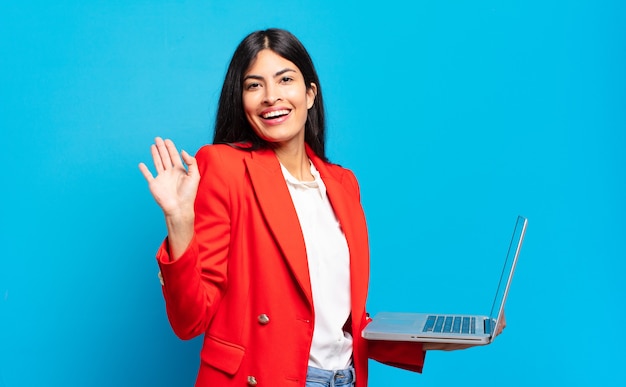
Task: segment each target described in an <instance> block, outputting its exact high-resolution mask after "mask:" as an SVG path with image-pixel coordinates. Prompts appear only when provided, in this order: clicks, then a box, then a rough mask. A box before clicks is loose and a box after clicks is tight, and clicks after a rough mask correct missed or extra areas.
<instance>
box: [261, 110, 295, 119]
mask: <svg viewBox="0 0 626 387" xmlns="http://www.w3.org/2000/svg"><path fill="white" fill-rule="evenodd" d="M285 114H289V110H274V111H273V112H269V113H265V114H263V116H262V117H263V118H274V117H278V116H284V115H285Z"/></svg>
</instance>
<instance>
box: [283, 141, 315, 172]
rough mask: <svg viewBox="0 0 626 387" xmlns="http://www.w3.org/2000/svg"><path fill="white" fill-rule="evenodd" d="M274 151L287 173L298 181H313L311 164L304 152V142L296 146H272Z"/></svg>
mask: <svg viewBox="0 0 626 387" xmlns="http://www.w3.org/2000/svg"><path fill="white" fill-rule="evenodd" d="M274 153H276V157H278V160H279V161H280V163H281V164H282V165H283V166H284V167H285V168H287V170H288V171H289V173H290V174H291V175H292V176H293V177H295V178H296V179H298V180H300V181H313V180H315V178H314V177H313V175H312V174H311V164H310V163H309V157H308V156H307V154H306V149H305V147H304V143H302V144H298V145H297V146H282V147H276V148H274Z"/></svg>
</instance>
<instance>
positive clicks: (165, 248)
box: [140, 29, 424, 387]
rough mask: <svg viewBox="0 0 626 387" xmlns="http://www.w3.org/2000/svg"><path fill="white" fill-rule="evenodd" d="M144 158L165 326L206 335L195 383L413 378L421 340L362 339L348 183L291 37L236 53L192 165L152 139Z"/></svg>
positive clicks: (363, 284) (359, 230)
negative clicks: (156, 211)
mask: <svg viewBox="0 0 626 387" xmlns="http://www.w3.org/2000/svg"><path fill="white" fill-rule="evenodd" d="M151 152H152V157H153V161H154V166H155V169H156V172H157V176H156V177H154V176H153V175H152V174H151V172H150V171H149V170H148V168H147V167H146V165H145V164H143V163H142V164H140V169H141V171H142V173H143V175H144V177H145V179H146V180H147V181H148V183H149V187H150V190H151V193H152V194H153V196H154V198H155V200H156V201H157V203H158V204H159V206H160V207H161V208H162V210H163V213H164V215H165V222H166V225H167V231H168V237H167V239H166V240H165V242H164V243H163V245H162V246H161V248H160V249H159V251H158V254H157V260H158V264H159V266H160V269H161V278H162V284H163V294H164V297H165V301H166V308H167V313H168V318H169V320H170V323H171V325H172V328H173V330H174V332H175V333H176V334H177V335H178V336H179V337H180V338H182V339H190V338H192V337H195V336H197V335H200V334H203V335H204V342H203V347H202V350H201V354H200V355H201V360H202V361H201V365H200V370H199V373H198V378H197V382H196V385H197V386H241V385H245V384H246V383H247V384H248V385H257V384H258V385H260V386H305V385H306V386H317V385H325V384H323V383H324V382H325V381H329V380H331V379H332V380H334V381H335V384H334V385H336V386H344V385H345V386H351V385H356V386H358V387H365V386H366V385H367V358H368V357H371V358H375V359H377V360H379V361H382V362H385V363H388V364H393V365H395V366H399V367H403V368H407V369H411V370H415V371H421V368H422V365H423V360H424V350H423V348H422V345H421V344H419V343H389V342H375V343H369V344H368V343H367V342H366V341H365V340H364V339H362V338H361V335H360V332H361V331H362V329H363V328H364V327H365V325H366V324H367V322H368V318H367V317H366V316H367V315H366V312H365V301H366V295H367V286H368V279H369V252H368V242H367V230H366V225H365V217H364V215H363V211H362V208H361V204H360V199H359V187H358V184H357V181H356V178H355V177H354V175H353V174H352V172H350V171H349V170H346V169H344V168H342V167H339V166H337V165H334V164H331V163H329V162H328V161H327V159H326V156H325V154H324V107H323V103H322V90H321V86H320V83H319V80H318V77H317V74H316V71H315V69H314V67H313V63H312V61H311V58H310V57H309V55H308V53H307V52H306V50H305V48H304V47H303V46H302V44H301V43H300V42H299V41H298V40H297V39H296V38H295V37H294V36H293V35H291V34H290V33H289V32H287V31H284V30H278V29H269V30H266V31H257V32H254V33H252V34H250V35H248V36H247V37H246V38H245V39H244V40H243V41H242V42H241V43H240V44H239V46H238V47H237V49H236V51H235V53H234V55H233V58H232V60H231V62H230V66H229V68H228V71H227V74H226V78H225V81H224V85H223V89H222V93H221V96H220V102H219V108H218V113H217V120H216V127H215V137H214V145H210V146H205V147H203V148H201V149H200V151H199V152H198V154H197V155H196V157H195V158H194V157H192V156H190V155H189V154H187V153H186V152H184V151H183V152H181V154H179V153H178V151H177V149H176V147H175V146H174V144H173V143H172V142H171V141H170V140H165V141H163V140H162V139H160V138H157V139H156V141H155V144H153V145H152V147H151ZM181 158H182V161H181ZM183 162H184V164H183ZM185 164H186V166H187V168H185ZM315 383H322V384H315ZM326 385H327V384H326Z"/></svg>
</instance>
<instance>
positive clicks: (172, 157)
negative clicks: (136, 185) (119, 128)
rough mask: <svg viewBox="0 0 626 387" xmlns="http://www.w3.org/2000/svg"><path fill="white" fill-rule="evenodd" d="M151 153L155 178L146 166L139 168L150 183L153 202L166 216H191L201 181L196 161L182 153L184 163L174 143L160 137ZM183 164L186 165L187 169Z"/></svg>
mask: <svg viewBox="0 0 626 387" xmlns="http://www.w3.org/2000/svg"><path fill="white" fill-rule="evenodd" d="M151 153H152V160H153V162H154V167H155V169H156V172H157V175H156V177H154V176H153V175H152V173H151V172H150V170H149V169H148V167H147V166H146V165H145V164H143V163H141V164H140V165H139V169H140V170H141V172H142V173H143V175H144V178H145V179H146V181H147V182H148V186H149V188H150V192H151V193H152V196H153V197H154V200H155V201H156V202H157V204H158V205H159V206H160V207H161V209H162V210H163V213H164V214H165V215H166V216H170V215H181V214H188V215H192V214H193V203H194V201H195V198H196V192H197V190H198V183H199V181H200V174H199V173H198V168H197V165H196V162H195V159H194V158H193V157H191V156H190V155H188V154H187V153H186V152H184V151H183V152H182V160H181V154H179V153H178V150H177V149H176V146H175V145H174V143H173V142H172V141H170V140H165V141H163V140H162V139H161V138H157V139H156V140H155V143H154V144H153V145H152V146H151ZM183 161H184V162H185V163H186V164H187V169H186V168H185V166H184V164H183Z"/></svg>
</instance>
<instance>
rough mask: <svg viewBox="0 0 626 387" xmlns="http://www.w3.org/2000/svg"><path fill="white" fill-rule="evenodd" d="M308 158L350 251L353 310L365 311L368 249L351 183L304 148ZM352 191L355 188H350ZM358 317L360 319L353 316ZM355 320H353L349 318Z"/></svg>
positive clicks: (340, 172)
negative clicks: (317, 173) (350, 186)
mask: <svg viewBox="0 0 626 387" xmlns="http://www.w3.org/2000/svg"><path fill="white" fill-rule="evenodd" d="M307 153H308V155H309V158H310V159H311V161H312V162H313V164H314V165H315V168H317V170H318V171H319V172H320V176H321V177H322V180H323V181H324V185H325V186H326V193H327V195H328V199H329V200H330V203H331V205H332V207H333V210H334V211H335V215H336V216H337V219H338V220H339V224H340V225H341V228H342V230H343V233H344V235H345V237H346V241H347V243H348V249H349V251H350V288H351V300H352V301H351V303H352V309H353V311H363V310H365V302H366V299H367V287H368V283H369V248H368V241H367V225H366V223H365V215H364V213H363V209H362V207H361V202H360V199H359V196H358V192H356V191H354V192H350V191H349V190H348V189H347V188H346V185H348V184H352V182H351V181H347V180H348V179H350V177H349V176H348V172H347V171H345V170H340V169H337V171H331V170H330V168H328V167H327V164H326V163H324V162H323V161H322V160H321V159H320V158H318V157H317V156H316V155H315V154H314V153H313V152H312V151H311V149H310V148H309V147H308V146H307ZM354 188H355V190H356V187H354ZM357 317H358V318H360V316H357ZM353 321H355V319H353Z"/></svg>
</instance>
